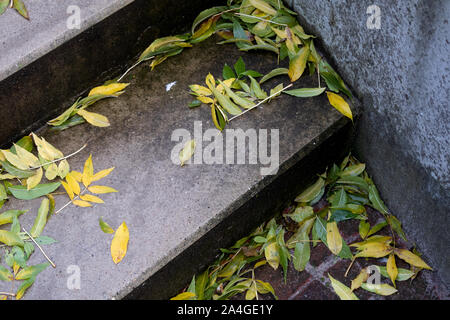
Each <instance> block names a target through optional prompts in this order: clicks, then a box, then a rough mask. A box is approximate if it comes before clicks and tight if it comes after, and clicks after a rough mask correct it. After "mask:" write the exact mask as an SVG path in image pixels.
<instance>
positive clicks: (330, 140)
mask: <svg viewBox="0 0 450 320" xmlns="http://www.w3.org/2000/svg"><path fill="white" fill-rule="evenodd" d="M353 135H354V126H353V125H352V124H351V123H350V122H349V121H348V120H346V119H341V120H340V121H338V122H337V123H335V125H334V126H333V127H331V128H330V129H329V130H327V131H325V132H324V133H323V134H322V136H321V137H320V138H318V139H316V140H314V141H312V142H311V143H310V144H309V145H308V146H307V147H305V148H303V149H302V150H301V151H299V152H298V153H297V154H296V155H295V156H294V157H292V158H291V159H290V161H287V162H286V163H285V164H284V165H285V166H286V165H290V163H291V164H294V165H293V166H292V167H290V168H289V169H287V170H285V172H283V173H282V174H280V175H277V177H276V178H275V179H274V181H271V182H270V183H269V184H268V185H267V186H266V187H265V188H264V189H262V190H261V191H260V192H259V193H258V194H256V195H255V196H253V197H252V198H251V199H249V200H248V201H247V202H245V203H243V204H242V205H241V206H239V207H235V208H229V211H230V213H229V214H228V216H227V218H225V219H224V220H223V221H221V222H220V223H219V224H218V225H216V226H215V227H214V228H213V229H211V230H210V231H208V232H207V233H206V234H205V235H204V236H203V237H202V238H200V239H199V240H197V241H196V242H195V243H194V244H193V245H191V246H190V247H189V248H187V249H186V250H184V251H183V252H182V253H181V254H180V255H178V256H177V257H176V258H175V259H173V260H172V261H171V262H169V263H168V264H167V265H166V266H164V267H163V268H162V269H160V270H159V271H158V272H156V273H155V274H153V275H152V276H151V277H150V278H149V279H147V280H146V281H145V282H144V283H143V284H142V285H140V286H139V287H137V288H135V289H134V290H133V291H132V292H130V293H129V294H127V295H126V296H125V297H124V298H125V299H169V298H170V297H173V296H175V295H176V294H178V293H179V292H180V291H181V290H182V289H183V288H184V287H185V286H186V285H187V284H188V283H189V282H190V281H191V279H192V276H193V275H194V274H198V273H199V272H201V271H204V270H205V268H206V267H207V266H208V265H209V264H210V263H212V262H213V261H214V259H215V258H216V256H217V254H218V248H226V247H229V246H231V245H233V244H234V243H235V242H236V241H237V240H239V239H240V238H242V237H244V236H246V235H248V234H249V233H250V232H252V231H253V230H254V229H255V228H256V227H258V226H259V225H261V223H264V222H265V221H268V220H269V219H270V218H271V217H272V216H273V215H274V214H276V213H277V212H280V211H281V210H283V209H284V208H285V207H286V206H287V205H288V204H289V202H290V201H292V199H294V198H295V196H297V195H298V194H299V193H300V192H301V191H302V190H303V189H304V188H305V187H307V186H308V185H310V184H311V183H313V182H314V181H315V179H316V178H317V176H316V173H319V172H323V171H324V170H325V168H326V167H327V166H330V165H332V164H333V163H335V162H338V161H339V160H342V158H343V157H345V156H346V155H347V154H348V152H349V151H350V148H351V144H352V141H353ZM318 141H323V142H322V143H321V144H320V145H319V144H318V143H317V142H318ZM283 170H284V169H283V167H281V168H280V172H282V171H283ZM280 272H281V271H280Z"/></svg>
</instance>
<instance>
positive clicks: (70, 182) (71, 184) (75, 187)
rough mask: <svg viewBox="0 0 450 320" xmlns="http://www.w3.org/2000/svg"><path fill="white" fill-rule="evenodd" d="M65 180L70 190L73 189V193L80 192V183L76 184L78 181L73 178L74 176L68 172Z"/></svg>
mask: <svg viewBox="0 0 450 320" xmlns="http://www.w3.org/2000/svg"><path fill="white" fill-rule="evenodd" d="M66 181H67V184H68V185H69V188H70V190H72V191H73V193H74V194H76V195H79V194H80V191H81V190H80V185H79V184H78V181H77V180H75V178H74V177H72V175H71V174H70V173H68V174H67V175H66Z"/></svg>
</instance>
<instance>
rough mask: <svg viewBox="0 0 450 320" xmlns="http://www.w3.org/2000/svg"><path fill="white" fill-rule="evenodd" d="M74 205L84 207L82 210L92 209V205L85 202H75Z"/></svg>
mask: <svg viewBox="0 0 450 320" xmlns="http://www.w3.org/2000/svg"><path fill="white" fill-rule="evenodd" d="M72 203H73V204H74V205H76V206H78V207H82V208H87V207H92V205H91V204H90V203H89V202H87V201H84V200H73V201H72Z"/></svg>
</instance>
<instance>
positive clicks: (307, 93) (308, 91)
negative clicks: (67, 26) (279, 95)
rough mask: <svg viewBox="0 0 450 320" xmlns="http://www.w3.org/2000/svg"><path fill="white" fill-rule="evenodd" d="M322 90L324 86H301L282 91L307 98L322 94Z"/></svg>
mask: <svg viewBox="0 0 450 320" xmlns="http://www.w3.org/2000/svg"><path fill="white" fill-rule="evenodd" d="M324 91H325V88H301V89H293V90H286V91H284V93H286V94H288V95H291V96H294V97H299V98H308V97H315V96H318V95H320V94H322V93H323V92H324Z"/></svg>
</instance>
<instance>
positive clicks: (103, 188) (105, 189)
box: [88, 186, 118, 194]
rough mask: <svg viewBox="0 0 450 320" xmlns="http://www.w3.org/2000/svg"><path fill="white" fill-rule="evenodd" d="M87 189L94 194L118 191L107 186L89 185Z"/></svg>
mask: <svg viewBox="0 0 450 320" xmlns="http://www.w3.org/2000/svg"><path fill="white" fill-rule="evenodd" d="M88 190H89V191H90V192H92V193H96V194H103V193H112V192H118V191H117V190H116V189H114V188H111V187H108V186H90V187H89V188H88Z"/></svg>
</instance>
